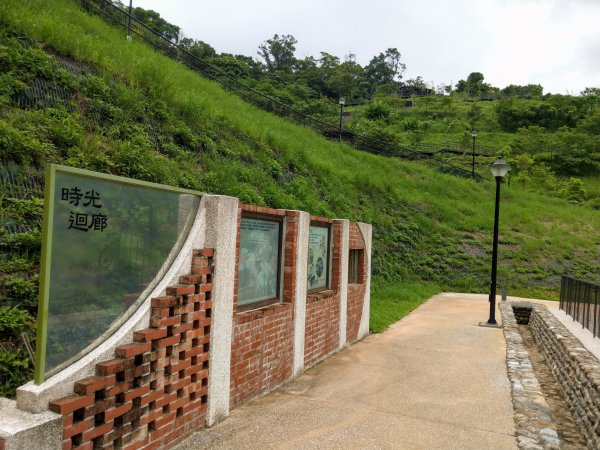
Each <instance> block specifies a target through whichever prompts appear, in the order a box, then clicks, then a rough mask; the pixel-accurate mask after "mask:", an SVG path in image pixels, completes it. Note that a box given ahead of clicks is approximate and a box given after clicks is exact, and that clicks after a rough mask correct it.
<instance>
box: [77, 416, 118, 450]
mask: <svg viewBox="0 0 600 450" xmlns="http://www.w3.org/2000/svg"><path fill="white" fill-rule="evenodd" d="M112 429H113V423H112V422H107V423H105V424H103V425H99V426H97V427H95V428H93V429H91V430H89V431H86V432H85V433H83V440H84V441H89V440H92V439H94V438H97V437H98V436H102V435H103V434H106V433H108V432H109V431H110V430H112ZM77 448H78V449H79V447H77Z"/></svg>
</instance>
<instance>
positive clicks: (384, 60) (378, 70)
mask: <svg viewBox="0 0 600 450" xmlns="http://www.w3.org/2000/svg"><path fill="white" fill-rule="evenodd" d="M401 56H402V55H401V54H400V52H399V51H398V49H396V48H388V49H387V50H386V51H385V52H384V53H380V54H379V55H377V56H375V57H373V59H371V61H369V64H368V65H367V66H366V67H365V74H366V77H367V81H368V82H369V84H370V85H371V89H372V92H375V90H376V89H377V88H378V87H383V88H384V89H389V88H390V86H392V85H393V84H394V82H395V81H396V80H399V79H401V78H402V74H404V71H405V70H406V64H403V63H401V62H400V58H401ZM394 90H395V89H394V88H392V91H394Z"/></svg>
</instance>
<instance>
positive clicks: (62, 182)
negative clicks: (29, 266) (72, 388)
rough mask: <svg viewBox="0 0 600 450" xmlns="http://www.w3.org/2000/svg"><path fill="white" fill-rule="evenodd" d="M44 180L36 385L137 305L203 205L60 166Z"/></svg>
mask: <svg viewBox="0 0 600 450" xmlns="http://www.w3.org/2000/svg"><path fill="white" fill-rule="evenodd" d="M46 183H47V188H46V198H45V203H46V206H45V218H44V220H45V222H44V237H43V240H44V242H43V254H42V271H41V272H42V278H41V283H40V307H39V314H38V316H39V318H38V339H37V351H36V374H35V378H36V382H37V383H39V382H41V381H43V379H44V378H45V377H47V376H48V375H51V374H52V373H54V372H56V371H57V370H59V369H60V368H62V367H64V366H66V365H68V364H70V363H72V362H74V361H75V360H77V359H79V358H80V357H81V356H82V355H83V354H85V353H87V352H89V351H90V350H91V349H92V348H94V347H95V346H96V345H98V343H99V342H101V341H103V340H104V339H105V338H106V337H108V336H109V335H110V334H112V332H114V330H115V329H116V328H118V325H119V324H120V323H122V322H123V321H124V320H126V319H127V318H128V317H129V316H130V315H131V314H132V313H133V311H135V309H136V308H137V306H139V304H138V303H139V301H140V300H143V298H142V294H143V293H147V292H149V291H150V290H151V289H152V288H153V287H154V286H155V285H156V283H157V282H158V281H159V280H160V279H161V278H162V276H163V274H164V273H165V272H166V271H167V270H168V268H169V267H170V265H171V262H172V260H173V259H174V257H175V256H176V254H177V253H178V251H179V248H180V245H181V243H182V242H183V240H184V238H185V236H187V233H188V231H189V228H190V226H191V223H192V221H193V217H195V215H196V212H197V209H198V205H199V203H200V196H199V194H198V195H196V194H195V193H188V192H186V191H183V190H177V189H175V188H169V187H167V186H160V185H154V184H151V183H142V182H136V181H134V180H129V179H126V178H121V177H111V176H107V175H102V174H96V173H93V172H87V171H83V170H77V169H71V168H65V167H60V166H51V167H50V168H49V170H48V171H47V175H46ZM101 337H102V339H100V338H101Z"/></svg>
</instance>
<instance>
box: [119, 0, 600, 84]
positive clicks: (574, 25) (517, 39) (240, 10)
mask: <svg viewBox="0 0 600 450" xmlns="http://www.w3.org/2000/svg"><path fill="white" fill-rule="evenodd" d="M123 3H127V1H126V0H123ZM133 5H134V6H141V7H142V8H145V9H153V10H155V11H158V12H159V13H160V15H161V16H162V17H163V18H165V19H166V20H167V21H169V22H170V23H173V24H175V25H178V26H179V27H181V29H182V31H183V32H184V34H185V35H186V36H188V37H192V38H194V39H199V40H202V41H205V42H207V43H209V44H210V45H212V46H213V47H214V48H215V50H216V51H217V52H218V53H224V52H225V53H233V54H243V55H248V56H252V57H254V58H258V55H257V53H256V52H257V49H258V45H259V44H261V43H262V42H264V41H265V40H266V39H268V38H271V37H272V36H273V35H274V34H275V33H277V34H279V35H281V34H291V35H293V36H294V37H295V38H296V39H297V40H298V43H297V44H296V57H298V58H302V57H304V56H310V55H312V56H314V57H318V56H319V52H321V51H324V52H327V53H331V54H333V55H335V56H339V57H340V58H342V59H343V57H344V56H345V55H347V54H348V53H354V54H355V55H356V56H357V59H358V62H359V63H360V64H361V65H363V66H364V65H366V64H368V62H369V60H370V59H371V58H372V57H373V56H375V55H377V54H379V53H380V52H383V51H384V50H385V49H387V48H389V47H395V48H397V49H398V51H400V53H401V54H402V62H404V63H405V64H406V67H407V70H406V73H405V75H404V78H414V77H417V76H419V75H420V76H421V77H423V79H424V80H425V81H426V82H427V83H428V84H431V83H433V84H434V85H435V86H437V85H439V84H441V83H443V84H446V85H448V84H450V83H452V84H456V82H457V81H458V80H459V79H466V77H467V75H468V74H469V73H471V72H481V73H483V75H484V76H485V81H486V82H487V83H490V84H492V85H493V86H498V87H500V88H502V87H505V86H506V85H508V84H511V83H512V84H528V83H535V84H541V85H542V86H543V87H544V92H552V93H559V94H566V93H571V94H578V93H579V92H580V91H581V90H583V89H584V88H585V87H588V86H589V87H600V0H452V1H450V0H417V1H403V0H370V1H369V0H343V1H342V0H296V1H293V2H291V1H288V0H212V1H206V0H204V1H198V0H133Z"/></svg>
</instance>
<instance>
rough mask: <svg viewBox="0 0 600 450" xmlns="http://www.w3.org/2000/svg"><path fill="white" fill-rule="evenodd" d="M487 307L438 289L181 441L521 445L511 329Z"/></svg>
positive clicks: (222, 445)
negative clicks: (381, 328)
mask: <svg viewBox="0 0 600 450" xmlns="http://www.w3.org/2000/svg"><path fill="white" fill-rule="evenodd" d="M488 309H489V304H488V302H487V296H485V295H471V294H441V295H438V296H435V297H433V298H432V299H430V300H428V301H427V302H426V303H424V304H423V305H421V306H420V307H419V308H417V309H416V310H415V311H414V312H413V313H411V314H410V315H409V316H408V317H406V318H404V319H403V320H401V321H400V322H398V323H396V324H394V325H393V326H392V327H391V328H390V329H389V330H388V331H386V332H385V333H382V334H376V335H371V336H368V337H367V338H365V339H364V340H363V341H362V342H360V343H358V344H356V345H354V346H353V347H350V348H348V349H346V350H344V351H342V352H340V353H338V354H337V355H335V356H333V357H331V358H329V359H328V360H326V361H325V362H323V363H322V364H319V365H317V366H315V367H313V368H312V369H310V370H308V371H307V372H306V373H304V374H303V375H302V376H300V377H299V378H297V379H296V380H294V381H292V382H290V383H288V384H286V385H284V386H283V387H282V388H280V389H279V390H277V391H275V392H273V393H271V394H269V395H267V396H265V397H262V398H260V399H258V400H255V401H253V402H250V403H248V404H246V405H244V406H242V407H240V408H238V409H235V410H233V411H232V412H231V414H230V416H229V417H228V418H227V419H226V420H224V421H223V422H221V423H219V424H217V425H215V426H214V427H212V428H209V429H205V430H202V431H199V432H197V433H196V434H194V435H193V436H191V437H190V438H188V439H187V440H186V441H184V442H183V443H182V444H181V445H180V446H179V447H178V448H179V449H181V450H183V449H201V448H211V449H246V448H255V449H264V448H275V449H334V448H339V449H389V448H399V449H428V450H429V449H478V450H482V449H494V450H501V449H515V448H517V446H516V440H515V437H514V431H515V429H514V419H513V408H512V403H511V394H510V383H509V381H508V378H507V374H506V365H505V351H506V347H505V341H504V336H503V333H502V330H501V329H494V328H484V327H479V326H478V323H479V322H480V321H485V320H486V319H487V314H488ZM498 316H499V314H498Z"/></svg>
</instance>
